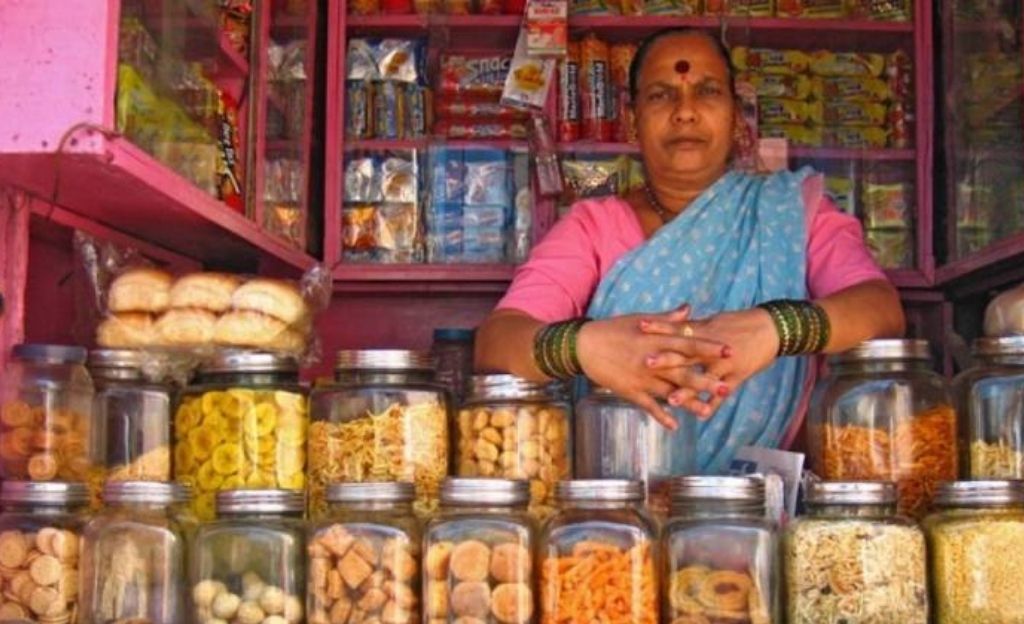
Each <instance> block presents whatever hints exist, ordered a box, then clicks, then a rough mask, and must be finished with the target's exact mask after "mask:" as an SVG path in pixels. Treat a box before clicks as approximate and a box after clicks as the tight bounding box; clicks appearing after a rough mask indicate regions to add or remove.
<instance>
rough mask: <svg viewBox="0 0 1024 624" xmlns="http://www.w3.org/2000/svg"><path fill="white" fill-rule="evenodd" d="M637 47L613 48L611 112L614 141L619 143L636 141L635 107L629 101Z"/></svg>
mask: <svg viewBox="0 0 1024 624" xmlns="http://www.w3.org/2000/svg"><path fill="white" fill-rule="evenodd" d="M636 51H637V46H636V44H632V43H617V44H614V45H612V46H611V49H610V50H609V58H610V65H611V78H612V79H611V110H612V117H613V124H612V140H613V141H617V142H619V143H631V142H634V141H636V138H637V137H636V127H635V124H634V123H633V107H632V106H631V105H630V101H629V67H630V65H631V64H632V63H633V57H634V56H636Z"/></svg>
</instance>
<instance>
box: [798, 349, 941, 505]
mask: <svg viewBox="0 0 1024 624" xmlns="http://www.w3.org/2000/svg"><path fill="white" fill-rule="evenodd" d="M808 434H809V438H808V447H809V451H810V460H811V467H812V470H814V472H816V473H817V474H818V475H819V476H821V477H822V478H823V479H825V480H827V481H892V482H894V483H896V487H897V490H898V508H899V512H900V513H901V514H904V515H908V516H911V517H914V518H918V519H919V518H921V517H922V516H924V514H926V513H927V512H928V509H929V507H930V506H931V502H932V497H933V495H934V492H935V490H936V488H937V486H938V484H939V483H940V482H943V481H949V480H953V479H955V478H956V477H957V473H958V470H957V466H958V456H957V421H956V413H955V411H954V409H953V402H952V399H951V396H950V392H949V388H948V386H947V384H946V381H945V379H944V378H943V377H942V376H940V375H939V374H938V373H936V372H935V371H934V370H933V369H932V359H931V351H930V349H929V346H928V343H927V342H926V341H924V340H870V341H867V342H864V343H862V344H861V345H859V346H858V347H856V348H854V349H852V350H850V351H847V352H845V353H842V354H839V355H837V356H834V357H832V358H831V359H830V360H829V374H828V376H827V377H825V378H824V379H823V380H822V381H821V382H820V383H819V384H818V386H817V387H816V388H815V391H814V395H813V397H812V399H811V409H810V415H809V423H808Z"/></svg>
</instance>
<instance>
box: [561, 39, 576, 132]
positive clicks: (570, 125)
mask: <svg viewBox="0 0 1024 624" xmlns="http://www.w3.org/2000/svg"><path fill="white" fill-rule="evenodd" d="M579 81H580V44H579V42H577V41H570V42H569V44H568V46H567V48H566V55H565V58H563V59H562V60H561V61H559V64H558V102H557V107H558V111H557V114H558V140H559V141H563V142H570V141H576V140H577V139H579V138H580V82H579Z"/></svg>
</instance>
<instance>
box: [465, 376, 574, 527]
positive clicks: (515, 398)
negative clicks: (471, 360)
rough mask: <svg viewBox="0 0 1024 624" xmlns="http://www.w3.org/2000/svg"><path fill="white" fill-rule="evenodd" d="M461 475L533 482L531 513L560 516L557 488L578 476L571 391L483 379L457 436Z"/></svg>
mask: <svg viewBox="0 0 1024 624" xmlns="http://www.w3.org/2000/svg"><path fill="white" fill-rule="evenodd" d="M456 449H457V453H456V458H455V465H456V469H455V471H456V474H457V475H458V476H460V477H497V478H502V479H528V480H529V481H530V511H531V512H532V513H534V514H535V515H537V516H539V517H546V516H548V515H550V514H551V512H552V511H554V502H553V499H554V494H555V485H556V484H557V483H558V482H559V481H562V480H564V479H569V478H571V477H572V423H571V417H570V411H569V405H568V401H567V399H566V397H565V389H564V388H563V387H562V386H561V385H560V384H540V383H533V382H529V381H526V380H525V379H520V378H518V377H515V376H513V375H477V376H474V377H473V382H472V390H471V392H470V396H469V399H468V400H467V402H466V404H465V407H464V408H463V409H462V410H460V411H459V418H458V431H457V432H456Z"/></svg>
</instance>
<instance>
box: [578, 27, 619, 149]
mask: <svg viewBox="0 0 1024 624" xmlns="http://www.w3.org/2000/svg"><path fill="white" fill-rule="evenodd" d="M610 69H611V67H610V58H609V50H608V44H606V43H605V42H603V41H601V40H600V39H598V38H597V36H596V35H594V34H592V33H591V34H588V35H587V36H586V37H584V38H583V40H582V41H580V101H581V106H580V138H582V139H589V140H593V141H611V139H612V110H611V106H610V104H611V102H610V100H611V75H610V74H611V72H610Z"/></svg>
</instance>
